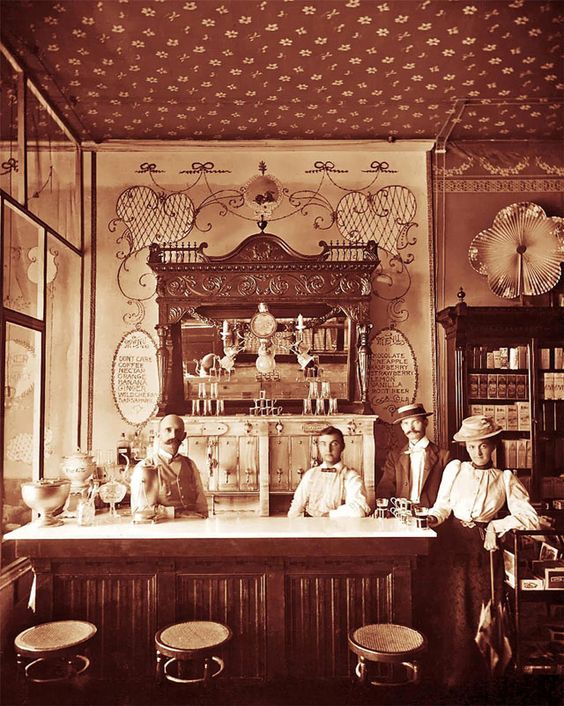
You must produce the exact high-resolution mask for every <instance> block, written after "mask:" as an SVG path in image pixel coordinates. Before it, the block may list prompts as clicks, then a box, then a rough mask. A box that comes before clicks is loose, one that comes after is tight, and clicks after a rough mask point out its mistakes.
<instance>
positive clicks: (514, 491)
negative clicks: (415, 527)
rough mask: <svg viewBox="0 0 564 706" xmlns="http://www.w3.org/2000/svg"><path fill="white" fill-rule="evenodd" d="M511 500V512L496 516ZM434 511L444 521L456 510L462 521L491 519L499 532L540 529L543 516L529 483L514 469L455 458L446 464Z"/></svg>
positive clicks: (432, 510) (456, 514) (509, 504)
mask: <svg viewBox="0 0 564 706" xmlns="http://www.w3.org/2000/svg"><path fill="white" fill-rule="evenodd" d="M506 500H507V507H508V508H509V513H510V514H509V515H507V516H506V517H503V518H501V519H494V518H495V517H496V516H497V514H498V512H499V511H500V510H501V509H502V508H503V506H504V504H505V502H506ZM429 513H430V514H432V515H434V516H435V517H437V519H438V520H439V523H441V522H444V521H445V520H446V519H447V518H448V517H449V515H450V514H451V513H452V514H453V515H454V516H455V517H456V518H458V519H459V520H461V521H462V522H467V523H469V524H470V523H472V522H491V526H492V527H493V528H494V530H495V532H496V533H497V534H500V535H503V534H505V532H507V531H508V530H510V529H538V527H539V518H538V515H537V513H536V511H535V509H534V507H533V506H532V505H531V503H530V502H529V494H528V493H527V490H526V488H525V486H524V485H523V484H522V483H521V481H520V480H519V479H518V478H517V476H516V475H514V474H513V473H512V472H511V471H501V470H499V469H497V468H488V469H480V468H474V466H473V465H472V463H470V461H462V462H461V461H459V460H454V461H451V462H450V463H448V464H447V466H446V467H445V470H444V473H443V477H442V480H441V485H440V487H439V492H438V495H437V500H436V502H435V504H434V505H433V507H432V508H431V510H430V511H429Z"/></svg>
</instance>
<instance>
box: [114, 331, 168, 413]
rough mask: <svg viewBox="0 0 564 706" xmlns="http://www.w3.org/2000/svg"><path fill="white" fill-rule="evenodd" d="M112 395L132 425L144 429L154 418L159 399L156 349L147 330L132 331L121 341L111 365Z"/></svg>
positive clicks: (120, 411) (120, 410)
mask: <svg viewBox="0 0 564 706" xmlns="http://www.w3.org/2000/svg"><path fill="white" fill-rule="evenodd" d="M112 392H113V395H114V402H115V403H116V407H117V408H118V410H119V413H120V414H121V416H122V418H123V419H124V420H125V421H126V422H128V423H129V424H132V425H135V426H141V425H143V424H145V423H146V422H148V421H149V419H150V418H151V417H152V416H153V415H154V413H155V411H156V408H157V400H158V397H159V374H158V369H157V346H156V345H155V342H154V341H153V339H152V338H151V336H150V335H149V334H148V333H147V332H146V331H143V330H138V331H130V332H129V333H126V334H125V336H124V337H123V338H122V339H121V341H120V343H119V345H118V347H117V349H116V352H115V354H114V360H113V364H112Z"/></svg>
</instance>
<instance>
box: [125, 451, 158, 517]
mask: <svg viewBox="0 0 564 706" xmlns="http://www.w3.org/2000/svg"><path fill="white" fill-rule="evenodd" d="M130 488H131V517H132V520H133V522H135V523H142V522H158V521H159V520H160V519H162V518H161V516H160V515H159V509H158V508H159V471H158V468H157V466H156V464H155V462H154V461H153V459H152V458H150V457H148V458H146V459H144V460H143V461H140V462H139V463H138V464H137V465H136V466H135V468H134V470H133V473H132V474H131V481H130Z"/></svg>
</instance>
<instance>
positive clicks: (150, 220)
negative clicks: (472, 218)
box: [108, 159, 417, 325]
mask: <svg viewBox="0 0 564 706" xmlns="http://www.w3.org/2000/svg"><path fill="white" fill-rule="evenodd" d="M259 172H260V176H256V177H252V178H251V179H250V180H248V181H247V182H246V183H245V184H244V185H243V186H240V187H231V188H222V189H217V188H216V189H214V188H213V185H212V184H211V183H210V178H211V177H212V176H213V175H214V174H226V173H229V170H226V169H218V168H216V166H215V164H214V162H212V161H198V162H193V163H192V165H191V168H188V169H182V170H180V171H179V172H178V173H179V174H180V175H189V176H190V177H192V180H191V182H190V183H189V184H187V185H184V186H182V187H181V188H178V189H176V190H173V191H172V190H170V189H167V188H164V187H163V186H162V185H161V184H160V183H159V181H158V175H159V174H162V173H164V170H162V169H159V168H158V166H157V164H156V163H153V162H143V163H142V164H141V165H140V166H139V168H138V170H137V173H139V174H143V175H146V176H148V177H149V179H150V181H151V185H134V186H130V187H128V188H127V189H125V190H124V191H123V192H122V193H121V194H120V195H119V196H118V199H117V202H116V218H114V219H112V220H111V221H110V223H109V226H108V227H109V230H110V232H112V233H114V232H117V229H118V227H120V226H121V227H122V228H123V230H122V231H121V233H120V234H119V235H118V237H117V240H116V242H117V243H118V245H121V248H120V249H119V251H118V252H117V253H116V257H117V258H118V260H120V265H119V267H118V271H117V283H118V287H119V289H120V291H121V292H122V294H123V296H124V297H125V298H126V299H127V303H128V305H129V306H132V307H134V308H135V311H133V312H131V311H130V312H129V313H128V314H127V315H125V316H124V320H126V321H128V323H130V324H137V325H139V324H140V323H141V322H142V320H143V318H144V315H145V310H144V304H143V303H144V302H145V301H147V300H150V299H151V298H153V297H154V295H155V292H156V290H157V284H156V282H155V279H154V276H153V274H152V273H151V272H150V271H149V270H148V269H147V268H146V263H145V259H146V258H145V251H146V248H147V247H148V246H149V245H150V243H152V242H155V243H160V244H176V243H178V244H180V243H181V242H183V241H186V239H187V238H188V237H189V236H190V235H192V237H193V233H194V232H195V231H196V230H197V231H199V232H200V233H208V232H210V231H212V229H213V228H214V227H215V226H216V224H215V223H214V221H213V220H212V218H211V211H210V210H209V209H210V208H213V209H215V216H216V217H220V218H224V217H226V216H234V217H237V218H241V219H244V220H248V221H250V222H252V221H255V222H256V218H257V213H258V212H259V211H261V207H264V208H263V210H264V209H265V208H266V210H265V213H267V212H268V219H269V223H272V222H275V221H279V220H283V219H287V218H291V217H294V216H296V215H300V216H302V217H306V218H309V219H310V220H311V225H312V227H313V228H314V229H317V230H329V229H330V228H332V227H333V226H337V228H338V230H339V232H340V233H341V234H342V235H343V236H344V237H345V238H346V239H347V240H348V241H349V242H351V241H352V242H356V241H358V242H359V243H367V242H371V241H375V242H376V243H378V247H379V252H380V253H382V255H381V260H382V262H381V264H380V266H379V268H378V271H377V276H376V279H375V280H374V282H373V283H372V285H371V286H372V291H373V293H374V294H375V295H376V296H379V297H382V298H384V299H388V300H389V299H390V298H399V297H402V296H404V295H405V293H406V292H407V290H408V289H409V286H410V277H409V273H408V269H407V266H408V265H409V264H410V263H412V262H413V258H414V255H413V253H412V252H410V247H411V246H413V245H415V244H416V242H417V240H416V238H415V236H414V235H413V234H412V232H413V231H412V229H413V228H414V227H416V226H417V224H416V223H415V221H414V217H415V214H416V211H417V202H416V199H415V196H414V194H413V193H412V192H411V191H410V190H409V189H408V188H407V187H404V186H402V185H399V184H396V185H391V186H386V187H383V188H381V189H378V190H376V191H375V190H374V188H373V187H374V184H375V182H376V180H377V179H378V178H379V176H380V175H381V174H383V173H388V174H391V173H395V170H394V169H392V168H391V167H390V164H389V162H379V161H372V162H371V163H370V167H369V169H365V170H362V172H363V173H365V174H369V175H371V177H370V180H369V181H368V183H367V184H366V185H364V186H362V187H360V188H357V189H353V190H351V189H350V188H347V187H346V186H344V185H342V184H340V183H339V179H338V178H339V176H340V175H343V174H348V173H349V170H348V169H339V168H338V167H337V165H335V163H334V162H332V161H330V160H322V159H319V160H316V161H315V162H314V164H313V169H308V170H305V174H311V175H315V174H316V175H319V182H318V184H317V185H316V186H315V188H313V189H299V190H296V191H294V192H293V193H289V192H288V190H287V189H286V188H285V187H284V186H283V185H282V184H281V183H280V182H279V181H278V180H277V179H276V178H275V177H269V176H268V175H265V172H266V164H265V163H264V161H262V160H261V162H260V163H259ZM251 186H252V187H253V188H255V187H256V188H255V191H257V193H256V194H255V193H254V191H253V192H252V193H251ZM262 186H265V188H264V189H262ZM196 187H198V188H196ZM259 187H261V188H259ZM266 187H269V188H266ZM270 187H272V189H271V188H270ZM335 188H336V189H337V190H338V192H339V194H340V196H339V200H338V201H337V203H336V205H335V204H334V202H333V201H332V200H331V199H330V198H329V197H328V196H327V195H326V193H325V192H326V190H329V189H331V190H332V191H334V190H335ZM269 190H270V191H272V201H269V199H270V194H269ZM196 193H197V194H198V196H199V198H196ZM251 197H252V198H251ZM259 197H260V198H259ZM257 198H259V200H261V199H264V200H265V201H264V203H262V202H261V203H258V201H256V199H257ZM249 199H251V201H249ZM255 201H256V203H255ZM257 209H258V210H257ZM275 209H276V217H274V216H273V215H272V214H273V211H274V210H275ZM204 213H207V214H210V215H208V216H207V217H206V218H204V215H203V214H204ZM261 213H262V211H261ZM262 220H263V221H264V215H263V216H262ZM259 225H260V224H259ZM265 225H266V223H265V222H263V224H262V226H261V227H264V226H265ZM252 257H253V259H255V260H256V261H257V262H261V261H267V260H272V259H273V258H275V257H276V253H275V252H260V253H258V252H257V253H253V255H252ZM139 272H141V274H140V275H139V274H136V273H139ZM175 286H177V287H187V288H190V287H193V286H195V283H193V282H180V281H179V282H178V283H177V284H176V285H175ZM208 286H209V287H210V290H209V291H212V292H214V291H217V292H218V294H220V295H222V292H221V289H222V283H221V281H219V280H217V281H212V280H210V281H209V283H208ZM240 286H241V287H243V289H244V288H245V287H251V286H252V284H251V283H250V281H247V282H246V283H243V282H242V283H240ZM261 286H262V285H261ZM280 286H281V285H280V283H278V285H275V284H274V283H270V284H269V287H270V288H271V289H269V291H272V292H277V291H279V287H280ZM307 286H308V287H309V288H311V291H317V290H316V284H315V281H313V280H311V281H309V282H308V285H307ZM349 286H350V283H349ZM359 286H360V288H361V289H362V288H363V287H364V286H365V283H364V282H362V283H359ZM259 289H260V287H259ZM343 293H345V294H346V293H347V292H343ZM392 293H393V296H392V297H390V294H392Z"/></svg>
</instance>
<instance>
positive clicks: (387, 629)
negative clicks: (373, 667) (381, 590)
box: [349, 623, 427, 686]
mask: <svg viewBox="0 0 564 706" xmlns="http://www.w3.org/2000/svg"><path fill="white" fill-rule="evenodd" d="M349 648H350V649H351V650H352V651H353V652H354V653H355V654H356V655H357V656H358V662H357V665H356V668H355V674H356V675H357V677H358V678H359V680H360V682H361V683H363V684H365V683H367V681H368V665H367V661H368V662H376V663H380V664H389V665H401V666H402V669H401V670H400V674H399V675H397V680H395V681H394V677H392V676H390V675H389V674H387V675H378V676H375V677H373V678H372V679H371V680H370V681H369V683H370V684H373V685H374V686H401V685H404V684H417V683H418V682H419V678H420V674H419V664H418V662H417V660H416V659H415V658H416V657H418V656H419V655H421V654H422V653H423V652H424V651H425V650H426V649H427V640H426V638H425V636H424V635H422V634H421V633H420V632H418V631H417V630H413V628H408V627H405V626H404V625H395V624H394V623H374V624H372V625H363V626H362V627H360V628H357V629H356V630H351V632H350V634H349ZM392 670H394V667H393V666H391V667H390V671H392ZM392 674H393V671H392Z"/></svg>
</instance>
